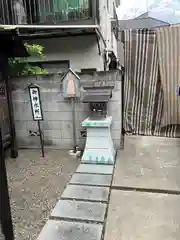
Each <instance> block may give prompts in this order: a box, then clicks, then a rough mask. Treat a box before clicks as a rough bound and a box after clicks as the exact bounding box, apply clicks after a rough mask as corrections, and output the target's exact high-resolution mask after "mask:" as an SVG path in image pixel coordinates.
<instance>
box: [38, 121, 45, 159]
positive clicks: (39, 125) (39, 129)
mask: <svg viewBox="0 0 180 240" xmlns="http://www.w3.org/2000/svg"><path fill="white" fill-rule="evenodd" d="M37 122H38V131H39V137H40V144H41V152H42V157H43V158H44V140H43V137H42V131H41V124H40V121H37Z"/></svg>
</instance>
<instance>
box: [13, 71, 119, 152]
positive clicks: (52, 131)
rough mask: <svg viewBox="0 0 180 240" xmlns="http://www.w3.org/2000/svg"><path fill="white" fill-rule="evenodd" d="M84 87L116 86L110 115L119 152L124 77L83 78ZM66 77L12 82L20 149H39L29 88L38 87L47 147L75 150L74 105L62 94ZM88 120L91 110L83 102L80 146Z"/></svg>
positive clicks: (78, 114)
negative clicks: (86, 119) (32, 133)
mask: <svg viewBox="0 0 180 240" xmlns="http://www.w3.org/2000/svg"><path fill="white" fill-rule="evenodd" d="M77 74H78V75H79V76H80V78H81V80H80V83H81V86H83V84H88V83H92V82H101V83H103V82H104V81H106V82H111V83H112V82H113V83H114V86H115V87H114V90H113V97H112V99H111V100H110V102H109V104H108V115H111V116H112V117H113V124H112V137H113V140H114V143H115V146H116V148H117V149H119V148H120V139H121V121H122V116H121V109H122V108H121V76H120V73H119V72H118V71H112V72H108V73H105V72H96V73H92V74H82V73H81V74H79V73H77ZM62 76H63V75H47V76H41V77H33V76H32V77H21V78H17V79H12V80H11V82H12V99H13V106H14V118H15V125H16V134H17V140H18V145H19V147H20V148H37V147H39V146H40V143H39V137H38V136H31V135H30V131H32V132H37V131H38V128H37V123H36V122H34V121H33V118H32V112H31V105H30V100H29V94H28V90H27V86H28V85H29V84H30V83H36V84H38V85H39V86H40V91H41V100H42V107H43V114H44V121H42V122H41V127H42V131H43V135H44V141H45V147H46V148H47V147H49V148H52V149H72V146H73V139H72V136H73V134H72V133H73V130H72V127H73V125H72V112H71V104H70V103H69V102H68V101H67V100H64V98H63V94H62V82H61V79H62ZM82 95H83V94H82ZM86 117H88V106H87V105H86V104H83V103H82V102H81V101H79V102H77V103H76V129H77V130H76V132H77V138H78V142H79V140H80V130H81V129H82V127H81V123H82V121H83V120H84V119H85V118H86Z"/></svg>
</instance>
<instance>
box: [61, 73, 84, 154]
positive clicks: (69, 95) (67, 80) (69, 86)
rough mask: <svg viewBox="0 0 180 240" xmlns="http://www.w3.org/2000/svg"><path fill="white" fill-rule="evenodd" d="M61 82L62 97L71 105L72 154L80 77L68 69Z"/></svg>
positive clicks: (74, 145)
mask: <svg viewBox="0 0 180 240" xmlns="http://www.w3.org/2000/svg"><path fill="white" fill-rule="evenodd" d="M62 82H63V96H64V98H65V99H69V100H70V102H71V105H72V121H73V152H74V153H76V150H77V140H76V114H75V107H76V105H75V104H76V100H77V99H78V98H80V77H79V76H78V75H77V74H76V73H75V72H74V71H73V70H72V69H69V70H68V71H67V73H66V74H65V75H64V77H63V78H62Z"/></svg>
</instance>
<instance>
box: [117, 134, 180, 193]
mask: <svg viewBox="0 0 180 240" xmlns="http://www.w3.org/2000/svg"><path fill="white" fill-rule="evenodd" d="M120 155H121V157H120V158H118V159H117V162H116V167H115V174H114V180H113V186H115V187H124V186H125V187H132V188H147V189H161V190H174V191H180V174H179V173H180V140H179V139H168V140H167V139H166V138H165V139H164V138H161V137H159V138H158V137H144V136H141V137H140V136H134V137H126V138H125V148H124V151H121V154H120Z"/></svg>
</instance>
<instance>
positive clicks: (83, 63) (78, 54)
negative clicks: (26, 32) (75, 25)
mask: <svg viewBox="0 0 180 240" xmlns="http://www.w3.org/2000/svg"><path fill="white" fill-rule="evenodd" d="M29 43H35V44H40V45H41V46H43V47H44V51H45V55H46V57H47V60H49V61H64V60H69V61H70V67H71V68H72V69H73V70H74V71H77V72H80V71H81V69H83V68H96V69H97V70H98V71H103V70H104V62H103V56H102V53H103V52H101V54H100V55H99V50H98V44H97V39H96V36H95V35H89V36H76V37H63V38H49V39H36V40H33V41H29ZM37 60H38V59H37V58H35V57H30V58H29V59H28V61H33V62H34V61H37Z"/></svg>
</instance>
